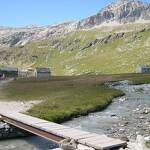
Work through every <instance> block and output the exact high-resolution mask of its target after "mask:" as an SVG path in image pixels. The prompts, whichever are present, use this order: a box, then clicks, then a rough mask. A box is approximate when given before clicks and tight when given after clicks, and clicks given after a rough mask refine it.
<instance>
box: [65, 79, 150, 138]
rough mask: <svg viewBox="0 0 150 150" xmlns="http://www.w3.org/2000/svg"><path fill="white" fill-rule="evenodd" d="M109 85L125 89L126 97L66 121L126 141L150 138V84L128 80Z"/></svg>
mask: <svg viewBox="0 0 150 150" xmlns="http://www.w3.org/2000/svg"><path fill="white" fill-rule="evenodd" d="M108 85H109V86H111V87H112V86H113V87H114V88H116V89H120V90H122V91H123V92H124V93H125V96H123V97H120V98H115V99H113V103H112V104H111V105H110V106H108V108H107V109H105V110H104V111H101V112H97V113H92V114H90V115H88V116H86V117H80V118H75V119H73V120H71V121H69V122H66V123H64V124H65V125H68V126H71V127H74V128H78V129H81V130H87V131H91V132H95V133H99V134H102V133H104V134H107V135H108V136H111V137H118V138H122V139H124V140H129V139H133V140H134V139H136V137H137V135H142V136H144V137H149V135H150V85H149V84H148V85H129V84H128V82H125V81H124V82H120V83H119V84H118V83H113V84H110V83H109V84H108Z"/></svg>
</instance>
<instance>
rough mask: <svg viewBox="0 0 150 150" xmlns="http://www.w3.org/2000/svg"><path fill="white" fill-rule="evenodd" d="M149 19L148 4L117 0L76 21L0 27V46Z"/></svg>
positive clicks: (16, 44) (149, 6)
mask: <svg viewBox="0 0 150 150" xmlns="http://www.w3.org/2000/svg"><path fill="white" fill-rule="evenodd" d="M138 21H139V22H147V21H150V4H149V3H143V2H140V1H137V0H117V1H115V2H113V3H112V4H110V5H108V6H106V7H105V8H103V9H102V10H100V11H99V12H98V13H97V14H96V15H93V16H90V17H88V18H86V19H83V20H81V21H76V22H65V23H60V24H57V25H53V26H44V27H39V26H27V27H24V28H4V27H0V46H23V45H25V44H26V43H28V42H29V41H31V40H38V39H46V38H49V37H53V36H60V35H64V34H66V33H68V32H71V31H75V30H79V29H90V28H92V27H97V26H106V25H110V26H112V25H119V24H125V23H131V22H138Z"/></svg>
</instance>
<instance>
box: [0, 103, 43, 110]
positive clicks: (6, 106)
mask: <svg viewBox="0 0 150 150" xmlns="http://www.w3.org/2000/svg"><path fill="white" fill-rule="evenodd" d="M39 103H41V101H38V100H35V101H26V102H19V101H0V111H7V110H8V111H9V112H10V111H11V112H26V111H27V110H29V109H30V108H31V107H33V106H34V105H36V104H39Z"/></svg>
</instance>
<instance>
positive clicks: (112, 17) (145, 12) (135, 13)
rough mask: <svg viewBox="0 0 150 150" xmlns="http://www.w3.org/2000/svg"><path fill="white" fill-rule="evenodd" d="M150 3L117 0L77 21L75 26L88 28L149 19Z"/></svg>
mask: <svg viewBox="0 0 150 150" xmlns="http://www.w3.org/2000/svg"><path fill="white" fill-rule="evenodd" d="M149 14H150V5H149V4H148V3H143V2H140V1H137V0H117V1H116V2H114V3H112V4H110V5H108V6H107V7H105V8H104V9H102V10H101V11H99V12H98V13H97V14H96V15H93V16H90V17H88V18H86V19H83V20H81V21H79V23H78V25H77V28H79V29H85V28H86V29H88V28H92V27H96V26H98V25H103V24H105V25H107V24H109V23H113V22H114V23H115V24H120V23H122V24H124V23H130V22H135V21H137V20H139V19H143V20H150V15H149Z"/></svg>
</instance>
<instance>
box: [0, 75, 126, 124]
mask: <svg viewBox="0 0 150 150" xmlns="http://www.w3.org/2000/svg"><path fill="white" fill-rule="evenodd" d="M103 80H110V77H109V76H106V77H105V76H79V77H52V78H51V79H49V80H36V79H18V80H16V81H13V82H10V83H8V84H6V85H5V86H4V87H2V88H1V89H0V99H11V100H18V101H19V100H24V101H27V100H43V102H42V103H41V104H38V105H36V106H34V107H33V108H32V109H30V110H29V111H28V114H30V115H32V116H35V117H38V118H42V119H46V120H49V121H53V122H57V123H61V122H63V121H65V120H69V119H70V118H73V117H76V116H79V115H87V114H88V113H90V112H95V111H98V110H101V109H103V108H105V107H106V106H107V105H108V104H110V103H111V100H112V99H113V98H114V97H117V96H121V95H122V94H123V93H122V92H121V91H119V90H115V89H110V88H108V87H107V86H105V85H104V84H103Z"/></svg>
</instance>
